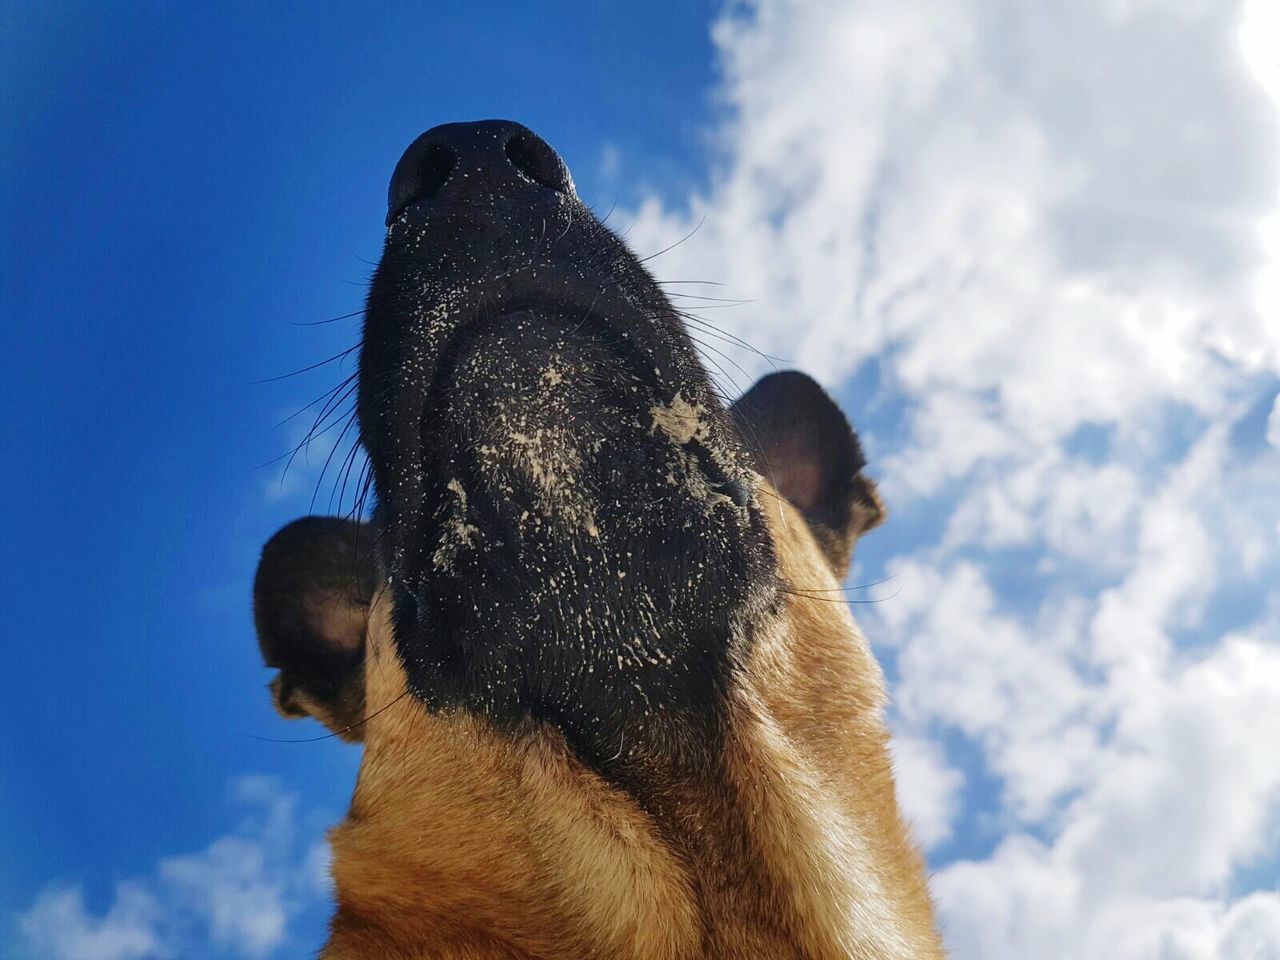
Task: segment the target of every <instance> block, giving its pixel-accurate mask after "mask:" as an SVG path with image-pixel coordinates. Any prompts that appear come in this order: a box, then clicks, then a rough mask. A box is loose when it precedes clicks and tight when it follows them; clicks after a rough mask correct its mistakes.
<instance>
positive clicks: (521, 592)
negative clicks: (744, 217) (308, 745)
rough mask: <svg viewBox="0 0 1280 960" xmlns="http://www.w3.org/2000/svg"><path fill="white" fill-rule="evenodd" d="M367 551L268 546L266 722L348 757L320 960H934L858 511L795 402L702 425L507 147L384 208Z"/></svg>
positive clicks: (567, 207) (447, 160)
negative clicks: (847, 582)
mask: <svg viewBox="0 0 1280 960" xmlns="http://www.w3.org/2000/svg"><path fill="white" fill-rule="evenodd" d="M386 222H387V227H388V231H387V236H386V243H385V248H384V250H383V254H382V258H381V261H380V263H379V264H378V267H377V269H376V271H375V273H374V276H373V279H372V282H371V285H370V289H369V294H368V301H367V306H366V310H365V315H364V331H363V341H362V347H361V353H360V362H359V368H358V371H357V372H358V390H357V400H356V412H357V416H358V421H359V429H360V441H361V443H362V445H363V447H364V449H365V451H366V452H367V455H368V458H369V463H370V466H371V471H372V483H373V489H374V491H375V494H376V506H375V507H374V509H373V512H372V517H371V520H370V521H369V523H367V524H366V523H362V522H358V521H353V520H349V519H337V518H325V517H307V518H303V519H301V520H298V521H295V522H294V523H292V524H290V525H288V526H286V527H285V528H284V529H282V530H281V531H279V532H278V533H277V534H276V535H275V536H274V537H273V538H272V539H271V540H270V541H269V542H268V543H267V544H266V546H265V548H264V549H263V552H262V558H261V561H260V564H259V567H258V571H257V576H256V579H255V585H254V611H255V621H256V626H257V631H258V637H259V642H260V646H261V650H262V653H263V656H264V659H265V662H266V664H267V665H268V666H270V667H273V668H276V669H277V670H278V674H277V675H276V676H275V679H274V680H273V681H272V683H271V693H272V697H273V699H274V702H275V704H276V706H277V708H278V709H279V710H280V712H281V713H282V714H284V715H285V716H290V717H295V716H311V717H314V718H316V719H318V720H319V721H321V722H322V723H323V724H325V725H326V726H327V727H328V728H329V729H330V730H332V731H333V732H334V733H335V734H337V735H338V736H341V737H343V738H345V739H347V740H351V741H362V742H363V744H364V756H363V760H362V764H361V768H360V774H359V778H358V782H357V784H356V788H355V794H354V797H353V799H352V802H351V807H350V811H349V813H348V814H347V816H346V819H345V820H343V821H342V823H341V824H339V825H338V826H337V827H335V828H334V829H333V830H332V832H331V834H330V843H331V846H332V851H333V860H332V877H333V882H334V890H335V900H336V911H335V914H334V916H333V919H332V923H331V928H330V935H329V940H328V943H327V945H326V946H325V947H324V948H323V950H322V951H321V953H320V956H321V957H322V958H324V960H353V958H361V960H364V958H374V957H376V958H381V960H411V958H412V960H424V958H441V960H444V958H448V960H464V958H466V960H482V958H483V960H496V958H534V957H537V958H583V960H586V958H636V960H667V958H670V960H676V958H682V960H683V958H690V960H691V958H704V957H705V958H710V957H716V958H779V960H782V958H801V957H803V958H835V957H841V958H860V960H871V958H895V960H896V958H902V960H905V958H913V960H918V958H931V957H941V956H942V949H941V946H940V943H939V938H938V935H937V932H936V925H935V921H934V916H933V909H932V905H931V902H930V899H929V895H928V891H927V889H926V881H925V874H924V868H923V864H922V860H921V857H920V854H919V852H918V850H917V849H916V847H915V846H914V845H913V843H912V841H911V840H910V838H909V834H908V831H907V829H906V827H905V826H904V822H903V819H902V816H901V814H900V812H899V808H898V804H897V800H896V797H895V791H894V782H893V776H892V770H891V765H890V760H889V755H888V746H887V744H888V735H887V731H886V728H885V724H884V720H883V717H882V710H883V706H884V703H885V692H884V680H883V677H882V674H881V671H880V669H879V667H878V666H877V664H876V662H875V660H874V658H873V656H872V654H871V652H870V649H869V647H868V644H867V642H866V640H865V639H864V638H863V636H862V634H861V633H860V632H859V630H858V628H857V627H856V626H855V624H854V621H853V619H852V617H851V615H850V611H849V607H848V604H847V603H845V602H843V595H842V593H841V592H840V583H841V580H842V579H843V577H844V576H845V574H846V572H847V570H848V568H849V564H850V562H851V554H852V550H853V547H854V544H855V542H856V541H857V539H858V537H859V536H861V535H862V534H863V533H865V532H866V531H868V530H870V529H871V528H872V527H874V526H876V525H877V524H878V523H879V522H880V521H881V519H882V517H883V508H882V506H881V502H880V500H879V498H878V495H877V493H876V490H875V486H874V483H873V481H872V480H871V479H870V478H868V477H867V476H866V474H865V473H864V466H865V461H864V457H863V453H862V450H861V448H860V446H859V443H858V440H857V437H856V435H855V433H854V432H853V430H852V428H851V427H850V425H849V422H848V421H847V420H846V418H845V416H844V415H843V414H842V413H841V411H840V410H839V409H838V408H837V406H836V405H835V403H834V402H833V401H832V400H831V399H830V397H828V396H827V394H826V393H824V392H823V390H822V389H821V388H820V387H819V386H818V385H817V384H816V383H815V382H814V381H813V380H811V379H810V378H808V377H807V376H805V375H803V374H800V373H796V372H781V373H774V374H771V375H769V376H766V377H765V378H764V379H762V380H761V381H759V382H758V383H757V384H756V385H755V386H754V387H752V388H751V389H750V390H749V391H748V392H747V393H746V394H745V395H744V396H742V397H741V398H740V399H738V400H737V401H736V402H735V403H733V404H732V405H730V406H727V407H726V405H725V404H724V403H722V401H721V399H720V398H719V396H718V395H717V390H716V387H715V386H714V385H713V382H712V381H711V379H710V378H709V377H708V375H707V373H706V372H705V371H704V369H703V367H702V365H701V363H700V361H699V359H698V355H697V352H696V350H695V346H694V343H693V342H692V340H691V338H690V335H689V333H688V332H687V331H686V328H685V326H684V324H683V322H682V320H681V318H680V316H679V314H678V313H677V311H676V310H674V309H673V307H672V305H671V304H670V302H669V301H668V299H667V297H666V296H664V294H663V292H662V290H661V288H660V286H659V285H658V284H657V283H656V282H655V281H654V280H653V279H652V278H651V277H650V275H649V274H648V273H647V272H646V271H645V269H644V267H643V266H642V265H641V263H640V261H638V260H637V258H636V257H635V256H633V255H632V253H631V252H630V251H629V250H628V249H627V248H626V247H625V246H624V244H623V242H622V241H621V240H620V239H619V238H618V237H617V236H615V235H614V234H613V233H611V232H610V231H609V230H608V229H607V228H606V227H605V226H604V225H603V224H602V223H601V222H600V221H599V220H598V219H597V218H596V217H595V216H593V215H592V213H591V212H590V211H589V210H588V209H587V208H586V207H585V206H584V205H583V204H582V202H581V201H580V200H579V199H578V197H577V195H576V193H575V190H574V186H573V181H572V179H571V177H570V174H569V171H568V169H567V168H566V166H565V164H564V163H563V161H562V160H561V159H560V157H559V156H558V155H557V154H556V152H555V151H554V150H552V148H551V147H550V146H548V145H547V143H546V142H545V141H543V140H542V139H541V138H539V137H538V136H536V135H535V134H534V133H532V132H531V131H530V130H529V129H527V128H526V127H523V126H521V125H519V124H516V123H511V122H507V121H484V122H477V123H456V124H447V125H444V126H440V127H436V128H434V129H432V130H429V131H428V132H426V133H424V134H423V135H422V136H421V137H419V138H418V139H417V140H416V141H414V143H413V144H412V145H411V146H410V147H409V148H408V150H407V151H406V152H405V154H404V156H403V157H402V158H401V159H400V161H399V163H398V164H397V166H396V168H395V172H394V174H393V176H392V179H391V185H390V190H389V205H388V213H387V221H386Z"/></svg>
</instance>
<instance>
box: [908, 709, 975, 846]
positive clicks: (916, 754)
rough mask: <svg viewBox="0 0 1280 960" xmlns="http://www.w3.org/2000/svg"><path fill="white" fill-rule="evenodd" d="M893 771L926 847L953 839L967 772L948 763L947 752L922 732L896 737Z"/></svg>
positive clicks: (912, 824) (918, 833) (917, 835)
mask: <svg viewBox="0 0 1280 960" xmlns="http://www.w3.org/2000/svg"><path fill="white" fill-rule="evenodd" d="M893 772H894V777H895V779H896V781H897V787H898V793H899V795H900V798H901V802H902V809H903V813H904V814H905V815H906V818H907V820H908V822H910V824H911V829H912V832H913V833H914V835H915V837H916V839H917V840H918V841H919V842H920V843H921V845H923V846H924V848H925V849H926V850H928V849H932V848H933V847H936V846H937V845H939V844H941V843H943V842H945V841H947V840H949V839H951V835H952V823H953V821H954V819H955V815H956V807H957V804H958V803H959V792H960V790H961V788H962V787H963V786H964V775H963V774H962V773H961V772H960V771H959V770H956V769H954V768H953V767H950V766H948V764H947V759H946V752H945V751H944V750H943V749H942V747H941V746H939V745H938V744H937V743H935V742H933V741H932V740H928V739H926V738H924V737H920V736H912V735H910V734H903V733H899V734H897V735H895V736H894V738H893Z"/></svg>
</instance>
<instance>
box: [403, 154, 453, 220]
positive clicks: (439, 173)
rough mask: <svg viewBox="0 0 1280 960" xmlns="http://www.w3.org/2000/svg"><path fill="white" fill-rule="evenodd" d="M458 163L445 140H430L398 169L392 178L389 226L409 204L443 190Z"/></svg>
mask: <svg viewBox="0 0 1280 960" xmlns="http://www.w3.org/2000/svg"><path fill="white" fill-rule="evenodd" d="M457 165H458V157H457V154H455V153H454V152H453V150H451V149H450V148H449V147H447V146H445V145H444V144H443V143H430V144H427V145H426V147H424V148H423V150H422V153H421V155H420V156H418V157H416V158H415V162H414V163H413V164H411V165H410V166H409V169H407V170H403V171H401V170H397V171H396V175H395V176H394V177H393V178H392V181H391V196H390V197H389V199H388V203H387V226H388V227H389V226H391V221H393V220H394V219H395V218H396V217H398V216H399V215H400V213H401V212H402V211H403V210H404V208H405V207H407V206H409V205H410V204H414V203H417V202H418V201H419V200H426V199H429V198H430V197H433V196H435V195H436V194H437V193H439V192H440V188H441V187H443V186H444V185H445V184H446V183H447V182H448V181H449V175H450V174H452V173H453V168H454V167H456V166H457Z"/></svg>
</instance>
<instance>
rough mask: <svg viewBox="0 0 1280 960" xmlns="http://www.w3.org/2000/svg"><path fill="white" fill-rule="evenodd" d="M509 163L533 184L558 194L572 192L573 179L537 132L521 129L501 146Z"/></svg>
mask: <svg viewBox="0 0 1280 960" xmlns="http://www.w3.org/2000/svg"><path fill="white" fill-rule="evenodd" d="M503 152H504V153H506V155H507V159H508V160H510V161H511V165H512V166H513V167H515V168H516V169H517V170H519V171H520V172H521V173H522V174H523V175H524V176H526V177H528V178H529V179H530V180H532V181H533V182H534V183H540V184H542V185H543V186H544V187H549V188H550V189H552V190H555V191H557V192H559V193H572V192H573V181H572V180H571V179H570V178H569V169H568V167H566V166H565V165H564V161H563V160H561V159H560V155H559V154H558V153H556V152H555V151H554V150H552V149H551V147H550V145H549V144H548V143H547V142H546V141H545V140H543V139H542V138H541V137H539V136H538V135H537V134H534V133H531V132H530V131H528V130H521V131H519V132H518V133H516V134H515V136H513V137H512V138H511V139H510V140H508V141H507V142H506V145H505V146H504V147H503Z"/></svg>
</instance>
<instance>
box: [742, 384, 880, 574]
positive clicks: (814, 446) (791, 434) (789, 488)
mask: <svg viewBox="0 0 1280 960" xmlns="http://www.w3.org/2000/svg"><path fill="white" fill-rule="evenodd" d="M729 414H730V416H731V417H732V419H733V422H734V426H735V427H736V428H737V430H738V434H739V436H740V437H741V438H742V442H743V444H744V445H745V446H746V448H747V449H748V450H751V451H753V452H754V453H755V455H756V458H757V461H758V462H757V464H756V467H757V469H758V470H759V471H760V473H761V474H763V475H764V476H765V477H767V478H768V479H769V480H770V482H771V483H772V484H773V486H774V489H775V490H777V492H778V493H779V494H781V495H782V496H783V497H785V498H786V499H787V500H788V501H790V502H791V504H792V505H793V506H795V507H796V509H798V510H799V511H800V512H801V513H802V514H803V515H804V517H805V519H806V520H807V521H808V523H809V527H810V529H811V530H812V531H813V534H814V536H815V537H816V538H817V541H818V544H819V545H820V546H821V547H822V550H823V552H824V553H825V554H826V556H827V560H828V562H829V563H830V564H831V567H832V569H833V570H834V571H835V572H836V575H837V576H839V577H843V576H844V575H845V574H846V573H847V572H848V570H849V563H850V562H851V560H852V556H853V545H854V543H855V542H856V541H857V539H858V537H860V536H861V535H862V534H864V533H866V532H867V531H868V530H870V529H871V528H872V527H874V526H876V525H877V524H879V523H880V522H881V521H882V520H883V519H884V505H883V504H882V503H881V502H880V497H879V495H878V494H877V493H876V486H875V483H874V482H873V481H872V480H871V479H870V478H869V477H866V476H864V475H863V473H862V468H863V467H864V466H866V458H865V457H864V456H863V454H862V446H861V444H859V443H858V437H857V435H856V434H855V433H854V432H853V428H852V427H851V426H850V425H849V421H848V420H847V419H846V418H845V415H844V414H843V413H841V412H840V408H839V407H837V406H836V404H835V401H833V400H832V399H831V397H829V396H828V395H827V393H826V391H825V390H823V389H822V387H820V386H818V384H817V382H815V381H814V380H813V378H812V377H808V376H806V375H805V374H803V373H799V372H797V371H794V370H788V371H785V372H782V373H773V374H770V375H769V376H767V377H764V378H763V379H762V380H760V381H759V382H758V383H757V384H756V385H755V386H754V387H752V388H751V389H750V390H748V391H747V392H746V393H745V394H743V395H742V396H741V397H740V398H738V401H737V403H735V404H734V405H733V406H732V407H731V408H730V410H729Z"/></svg>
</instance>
